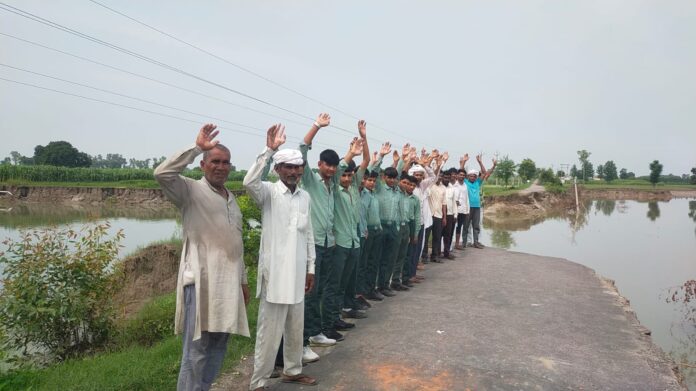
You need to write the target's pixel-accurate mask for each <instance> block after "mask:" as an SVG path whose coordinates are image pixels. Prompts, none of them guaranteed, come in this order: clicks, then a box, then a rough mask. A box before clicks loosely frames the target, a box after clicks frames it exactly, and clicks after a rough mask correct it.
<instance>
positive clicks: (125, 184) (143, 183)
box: [0, 179, 242, 190]
mask: <svg viewBox="0 0 696 391" xmlns="http://www.w3.org/2000/svg"><path fill="white" fill-rule="evenodd" d="M0 185H6V186H28V187H97V188H120V189H159V188H160V185H159V183H157V181H155V180H154V179H137V180H129V181H118V182H32V181H25V180H8V181H4V182H0ZM225 186H227V188H228V189H230V190H241V189H242V181H227V182H225Z"/></svg>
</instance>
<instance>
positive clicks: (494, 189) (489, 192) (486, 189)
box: [483, 182, 532, 197]
mask: <svg viewBox="0 0 696 391" xmlns="http://www.w3.org/2000/svg"><path fill="white" fill-rule="evenodd" d="M531 185H532V184H531V183H523V184H521V185H519V186H515V187H505V186H501V185H491V184H488V183H485V182H484V184H483V195H484V196H485V197H487V196H504V195H510V194H515V193H517V192H518V191H520V190H524V189H526V188H528V187H529V186H531Z"/></svg>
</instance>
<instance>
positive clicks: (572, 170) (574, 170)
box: [570, 164, 580, 178]
mask: <svg viewBox="0 0 696 391" xmlns="http://www.w3.org/2000/svg"><path fill="white" fill-rule="evenodd" d="M570 176H571V177H573V178H577V177H579V176H580V171H578V167H577V166H575V164H573V167H571V168H570Z"/></svg>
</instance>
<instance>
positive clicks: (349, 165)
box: [343, 160, 356, 174]
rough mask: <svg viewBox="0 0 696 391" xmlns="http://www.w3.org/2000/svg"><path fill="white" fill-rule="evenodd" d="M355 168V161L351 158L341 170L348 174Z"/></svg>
mask: <svg viewBox="0 0 696 391" xmlns="http://www.w3.org/2000/svg"><path fill="white" fill-rule="evenodd" d="M355 168H356V167H355V162H354V161H352V160H351V161H350V162H349V163H348V167H346V170H345V171H343V172H344V173H345V174H349V173H351V172H355Z"/></svg>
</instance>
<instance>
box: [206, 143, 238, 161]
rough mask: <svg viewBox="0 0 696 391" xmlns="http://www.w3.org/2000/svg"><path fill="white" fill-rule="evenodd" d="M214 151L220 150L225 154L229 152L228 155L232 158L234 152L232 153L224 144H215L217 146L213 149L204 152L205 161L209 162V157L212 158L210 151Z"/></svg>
mask: <svg viewBox="0 0 696 391" xmlns="http://www.w3.org/2000/svg"><path fill="white" fill-rule="evenodd" d="M213 149H219V150H221V151H223V152H227V154H228V155H230V157H231V156H232V152H230V149H229V148H227V147H226V146H224V145H222V144H215V146H214V147H213V148H212V149H209V150H207V151H204V152H203V160H208V156H210V151H212V150H213Z"/></svg>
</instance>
